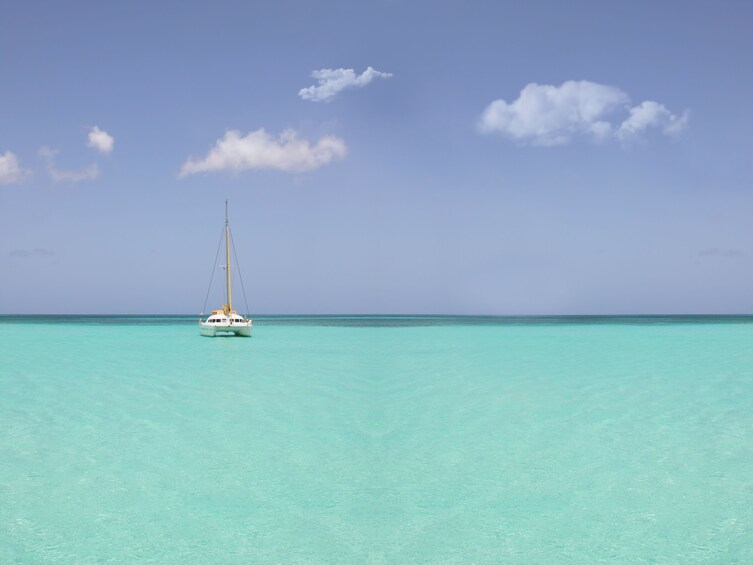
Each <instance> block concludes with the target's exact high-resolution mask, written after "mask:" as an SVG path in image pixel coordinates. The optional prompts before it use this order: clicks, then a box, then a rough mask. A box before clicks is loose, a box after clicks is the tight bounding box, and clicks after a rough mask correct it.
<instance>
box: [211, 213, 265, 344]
mask: <svg viewBox="0 0 753 565" xmlns="http://www.w3.org/2000/svg"><path fill="white" fill-rule="evenodd" d="M230 237H231V236H230V224H229V223H228V219H227V200H225V256H226V258H227V264H226V265H223V266H224V267H225V298H226V300H227V302H226V303H225V304H223V305H222V308H221V309H220V310H212V315H211V316H209V317H208V318H207V319H206V321H202V319H201V318H199V327H200V328H201V335H203V336H207V337H214V336H216V335H227V334H232V335H241V336H245V337H251V330H252V328H253V321H252V320H251V318H249V317H248V316H242V315H240V314H239V313H238V312H236V311H235V310H233V289H232V286H231V280H230V242H231V239H230ZM221 244H222V243H221V242H220V245H221ZM233 250H234V251H235V246H234V245H233ZM217 255H218V256H219V248H218V250H217ZM237 260H238V258H237V257H236V262H237ZM216 264H217V259H216V258H215V265H216ZM238 274H239V275H240V269H239V270H238ZM212 275H213V276H214V267H213V268H212ZM212 278H213V277H212ZM242 287H243V279H242V278H241V288H242ZM209 288H210V290H211V288H212V279H210V280H209ZM243 296H244V299H245V296H246V292H245V290H244V292H243ZM207 298H209V291H207ZM204 307H205V308H206V301H204ZM246 310H247V311H248V305H246ZM201 315H202V316H203V315H204V312H203V310H202V313H201Z"/></svg>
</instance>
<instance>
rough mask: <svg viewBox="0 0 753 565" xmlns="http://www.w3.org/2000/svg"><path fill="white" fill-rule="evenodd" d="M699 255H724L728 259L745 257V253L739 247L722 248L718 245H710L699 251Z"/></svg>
mask: <svg viewBox="0 0 753 565" xmlns="http://www.w3.org/2000/svg"><path fill="white" fill-rule="evenodd" d="M698 256H699V257H724V258H727V259H737V258H741V257H745V253H743V252H742V251H740V250H739V249H720V248H718V247H708V248H706V249H701V250H700V251H699V252H698Z"/></svg>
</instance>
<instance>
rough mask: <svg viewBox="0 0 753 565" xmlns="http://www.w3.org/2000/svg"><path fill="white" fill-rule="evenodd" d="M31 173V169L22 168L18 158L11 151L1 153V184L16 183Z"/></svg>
mask: <svg viewBox="0 0 753 565" xmlns="http://www.w3.org/2000/svg"><path fill="white" fill-rule="evenodd" d="M30 174H31V171H30V170H29V169H22V168H21V166H20V165H19V164H18V158H17V157H16V155H15V154H14V153H13V152H11V151H6V152H5V153H3V154H2V155H0V184H14V183H18V182H21V181H22V180H23V179H25V178H26V177H27V176H29V175H30Z"/></svg>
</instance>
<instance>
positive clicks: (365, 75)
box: [298, 67, 392, 102]
mask: <svg viewBox="0 0 753 565" xmlns="http://www.w3.org/2000/svg"><path fill="white" fill-rule="evenodd" d="M311 77H312V78H315V79H316V80H317V83H318V84H315V85H312V86H308V87H306V88H302V89H301V90H299V91H298V96H300V97H301V98H303V99H304V100H311V101H312V102H330V101H332V100H333V99H334V98H335V96H337V94H338V93H340V92H341V91H342V90H345V89H346V88H360V87H363V86H366V85H367V84H369V83H370V82H371V81H373V80H374V79H375V78H390V77H392V73H383V72H381V71H377V70H376V69H374V68H373V67H368V68H367V69H366V70H365V71H364V72H362V73H361V74H360V75H357V74H356V72H355V70H353V69H342V68H341V69H319V70H318V71H313V72H312V73H311Z"/></svg>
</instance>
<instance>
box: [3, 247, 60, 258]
mask: <svg viewBox="0 0 753 565" xmlns="http://www.w3.org/2000/svg"><path fill="white" fill-rule="evenodd" d="M9 255H10V256H11V257H17V258H20V259H26V258H29V257H54V256H55V252H54V251H52V250H50V249H44V248H42V247H35V248H34V249H14V250H13V251H11V252H10V253H9Z"/></svg>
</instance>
